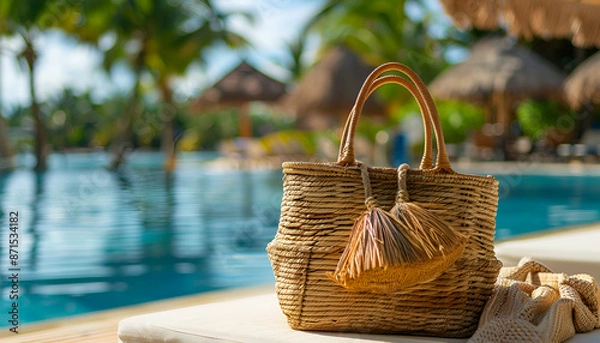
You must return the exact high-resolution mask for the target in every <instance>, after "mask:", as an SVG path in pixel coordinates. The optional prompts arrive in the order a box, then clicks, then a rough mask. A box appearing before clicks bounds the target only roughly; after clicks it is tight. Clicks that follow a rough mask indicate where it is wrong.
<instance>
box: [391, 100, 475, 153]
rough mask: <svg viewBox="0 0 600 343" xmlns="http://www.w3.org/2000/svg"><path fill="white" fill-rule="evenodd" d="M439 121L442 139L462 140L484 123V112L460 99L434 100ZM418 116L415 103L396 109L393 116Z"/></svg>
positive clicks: (452, 142) (398, 117)
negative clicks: (442, 134)
mask: <svg viewBox="0 0 600 343" xmlns="http://www.w3.org/2000/svg"><path fill="white" fill-rule="evenodd" d="M436 106H437V109H438V112H439V115H440V122H441V124H442V129H443V130H444V140H445V141H446V143H448V144H458V143H462V142H464V141H465V140H466V139H467V137H468V136H469V134H470V133H471V132H473V131H475V130H477V129H480V128H481V127H482V126H483V124H484V121H485V120H484V112H483V109H481V108H480V107H477V106H474V105H471V104H468V103H466V102H462V101H454V100H442V101H436ZM413 115H415V116H420V110H419V107H418V105H417V104H416V103H414V102H413V103H411V104H407V105H405V106H402V107H400V108H399V109H398V111H397V112H396V113H395V114H394V117H395V118H396V119H398V120H402V119H404V118H406V117H407V116H413Z"/></svg>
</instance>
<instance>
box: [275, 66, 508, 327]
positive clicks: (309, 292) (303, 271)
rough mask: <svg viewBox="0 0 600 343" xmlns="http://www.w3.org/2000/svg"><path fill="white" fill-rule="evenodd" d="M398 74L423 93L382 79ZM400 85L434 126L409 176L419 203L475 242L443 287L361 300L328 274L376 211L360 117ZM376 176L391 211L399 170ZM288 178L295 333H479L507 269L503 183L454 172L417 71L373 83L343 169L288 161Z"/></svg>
mask: <svg viewBox="0 0 600 343" xmlns="http://www.w3.org/2000/svg"><path fill="white" fill-rule="evenodd" d="M388 71H397V72H400V73H403V74H405V75H406V76H408V77H409V79H411V80H412V82H413V83H414V84H412V83H409V82H408V81H407V80H406V79H404V78H401V77H399V76H395V75H386V76H381V75H382V74H383V73H385V72H388ZM380 76H381V77H380ZM390 82H391V83H397V84H400V85H403V86H405V87H406V88H408V90H409V91H411V93H412V94H413V96H415V98H416V99H417V101H418V102H419V105H420V107H421V110H422V115H423V117H424V120H425V122H424V124H425V125H424V129H425V149H424V150H425V152H424V156H423V159H422V162H421V166H420V169H410V170H408V173H407V175H406V187H407V190H408V193H409V194H410V198H411V200H412V201H416V202H420V203H436V204H438V205H440V206H443V207H444V209H445V211H443V212H440V214H439V216H440V219H441V220H444V221H445V222H447V223H449V224H450V225H451V226H452V227H453V228H455V229H456V230H458V231H459V232H460V233H461V234H463V235H464V236H466V237H467V241H466V246H465V247H464V249H463V250H462V252H461V253H460V256H458V258H457V259H456V261H455V262H454V263H453V264H452V265H451V266H450V267H448V268H447V269H446V270H444V271H442V272H441V274H439V275H438V276H437V277H435V278H433V279H430V280H425V281H423V282H420V283H417V284H415V285H413V286H409V287H406V288H405V289H402V290H396V291H393V292H388V293H378V292H368V291H352V290H348V289H346V288H344V287H342V286H340V285H339V284H337V283H336V282H334V281H332V279H331V278H330V277H329V276H328V274H330V273H332V272H334V271H335V269H336V266H337V265H338V261H339V260H340V257H341V255H342V253H343V252H344V249H345V248H346V245H347V244H348V241H349V237H350V233H351V229H352V227H353V225H354V222H355V220H357V218H359V217H360V216H361V214H362V213H363V212H365V210H366V205H365V185H364V182H363V179H362V176H361V168H360V163H359V162H358V161H356V160H355V156H354V137H355V132H356V126H357V124H358V120H359V116H360V112H361V110H362V106H363V104H364V102H365V101H366V98H367V97H368V95H369V94H370V93H371V92H372V91H373V90H374V89H375V88H377V87H379V86H380V85H382V84H385V83H390ZM432 126H433V131H434V132H435V136H436V144H437V158H436V164H435V166H433V152H432V150H433V149H432V146H433V133H432ZM367 171H368V178H369V180H370V189H371V192H372V195H373V197H374V198H375V200H376V201H377V203H378V204H379V205H380V206H381V207H382V208H385V209H390V208H391V207H392V206H394V203H395V199H396V192H397V189H398V173H397V170H396V169H395V168H368V169H367ZM283 173H284V184H283V199H282V204H281V218H280V222H279V228H278V232H277V235H276V236H275V238H274V239H273V241H272V242H271V243H269V245H268V246H267V251H268V253H269V258H270V260H271V264H272V267H273V271H274V274H275V278H276V290H277V297H278V300H279V305H280V307H281V309H282V311H283V313H284V314H285V315H286V316H287V319H288V324H289V325H290V327H291V328H293V329H298V330H317V331H344V332H367V333H401V334H411V335H424V336H440V337H468V336H470V335H472V334H473V332H474V331H475V330H476V328H477V324H478V321H479V317H480V315H481V312H482V310H483V308H484V306H485V304H486V301H487V300H488V298H489V297H490V295H491V293H492V290H493V287H494V283H495V281H496V278H497V275H498V271H499V269H500V267H501V263H500V262H499V261H498V260H497V259H496V257H495V253H494V246H493V239H494V230H495V216H496V210H497V205H498V182H497V180H495V179H494V178H493V177H491V176H487V177H483V176H476V175H465V174H459V173H457V172H455V171H454V170H452V168H451V165H450V161H449V158H448V154H447V152H446V147H445V144H444V139H443V133H442V130H441V125H440V120H439V115H438V113H437V110H436V108H435V105H434V104H433V100H432V99H431V95H430V94H429V92H428V90H427V88H426V87H425V85H424V83H423V82H422V81H421V79H420V78H419V77H418V76H417V75H416V74H415V73H414V72H413V71H412V70H411V69H409V68H408V67H406V66H404V65H402V64H399V63H386V64H384V65H382V66H380V67H378V68H376V69H375V70H374V71H373V72H372V73H371V74H370V75H369V77H368V78H367V80H366V81H365V83H364V84H363V87H362V88H361V90H360V92H359V95H358V97H357V101H356V104H355V106H354V108H353V110H352V111H351V113H350V115H349V118H348V120H347V122H346V124H345V127H344V132H343V135H342V141H341V145H340V152H339V156H338V161H337V162H333V163H310V162H286V163H284V164H283Z"/></svg>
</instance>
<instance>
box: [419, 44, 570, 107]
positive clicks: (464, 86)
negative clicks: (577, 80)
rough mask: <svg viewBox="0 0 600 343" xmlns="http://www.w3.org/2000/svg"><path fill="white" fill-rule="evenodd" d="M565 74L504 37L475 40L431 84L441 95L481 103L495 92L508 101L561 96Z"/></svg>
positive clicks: (434, 93)
mask: <svg viewBox="0 0 600 343" xmlns="http://www.w3.org/2000/svg"><path fill="white" fill-rule="evenodd" d="M564 80H565V75H564V73H563V72H562V71H560V70H559V69H558V68H557V67H555V66H553V65H552V64H550V63H549V62H547V61H546V60H544V59H543V58H541V57H540V56H538V55H536V54H534V53H532V52H530V51H528V50H526V49H524V48H521V47H518V46H516V45H514V44H513V43H512V42H510V41H509V40H507V39H486V40H482V41H480V42H478V43H477V44H475V45H474V46H473V48H472V50H471V56H470V57H469V59H467V60H466V61H465V62H463V63H460V64H458V65H455V66H453V67H451V68H449V69H447V70H446V71H444V72H443V73H442V74H440V75H439V76H438V77H437V78H436V79H435V80H433V81H432V82H431V84H430V90H431V93H432V94H433V95H434V96H436V97H437V98H442V99H461V100H466V101H471V102H480V103H484V102H486V101H489V99H490V98H491V97H492V96H493V95H494V94H502V95H503V97H504V98H505V99H506V100H507V101H509V102H515V101H519V100H522V99H526V98H540V97H544V98H553V99H561V98H562V84H563V82H564Z"/></svg>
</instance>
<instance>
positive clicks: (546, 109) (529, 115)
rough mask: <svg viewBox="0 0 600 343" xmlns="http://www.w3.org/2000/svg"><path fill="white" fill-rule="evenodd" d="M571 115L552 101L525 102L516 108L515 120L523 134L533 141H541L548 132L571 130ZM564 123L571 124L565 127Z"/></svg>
mask: <svg viewBox="0 0 600 343" xmlns="http://www.w3.org/2000/svg"><path fill="white" fill-rule="evenodd" d="M573 115H574V114H573V113H572V111H570V110H565V109H563V108H561V106H560V105H559V104H558V103H557V102H556V101H552V100H545V101H535V100H527V101H524V102H523V103H521V104H520V105H519V107H518V108H517V119H518V120H519V124H520V126H521V130H522V131H523V134H524V135H526V136H527V137H529V138H531V139H533V140H534V141H537V140H540V139H542V138H543V137H544V136H545V134H546V133H547V131H548V130H550V129H555V128H558V129H561V131H565V130H568V131H570V130H572V129H573V127H574V126H573V125H572V123H573V122H574V121H573V119H572V118H573ZM565 123H571V124H569V125H568V126H569V127H566V126H565Z"/></svg>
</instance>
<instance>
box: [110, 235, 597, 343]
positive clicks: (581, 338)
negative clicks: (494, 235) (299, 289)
mask: <svg viewBox="0 0 600 343" xmlns="http://www.w3.org/2000/svg"><path fill="white" fill-rule="evenodd" d="M599 247H600V224H596V225H592V226H588V227H586V228H583V229H576V230H567V231H562V232H553V233H550V234H546V235H540V236H536V237H530V238H525V239H517V240H514V241H506V242H501V243H498V244H497V246H496V253H497V255H498V258H499V259H501V260H502V261H503V262H504V264H505V265H506V266H513V265H516V264H517V263H518V262H519V260H520V259H521V257H523V256H529V257H532V258H533V259H535V260H538V261H540V262H542V263H544V264H546V265H547V266H548V267H549V268H550V269H551V270H553V271H554V272H562V273H566V274H570V275H571V274H577V273H587V274H590V275H592V276H594V277H595V278H596V280H600V248H599ZM118 334H119V342H120V343H158V342H160V343H164V342H169V343H175V342H177V343H200V342H250V343H252V342H256V343H259V342H260V343H271V342H290V343H309V342H310V343H312V342H316V343H319V342H332V343H333V342H370V343H373V342H390V343H393V342H406V343H424V342H425V343H437V342H446V343H453V342H455V343H463V342H466V341H467V339H448V338H434V337H409V336H398V335H368V334H352V333H331V332H303V331H295V330H292V329H290V328H289V327H288V326H287V323H286V319H285V316H284V315H283V314H282V312H281V311H280V309H279V306H278V304H277V298H276V296H275V294H274V292H273V291H272V290H269V291H268V292H266V293H265V294H261V295H253V296H248V297H245V298H241V299H235V300H228V301H221V302H215V303H210V304H204V305H199V306H192V307H186V308H180V309H174V310H170V311H164V312H156V313H149V314H144V315H139V316H134V317H130V318H127V319H124V320H122V321H121V322H120V323H119V332H118ZM566 342H568V343H598V342H600V329H598V330H594V331H592V332H588V333H583V334H577V335H575V336H574V337H573V338H571V339H569V340H567V341H566Z"/></svg>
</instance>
